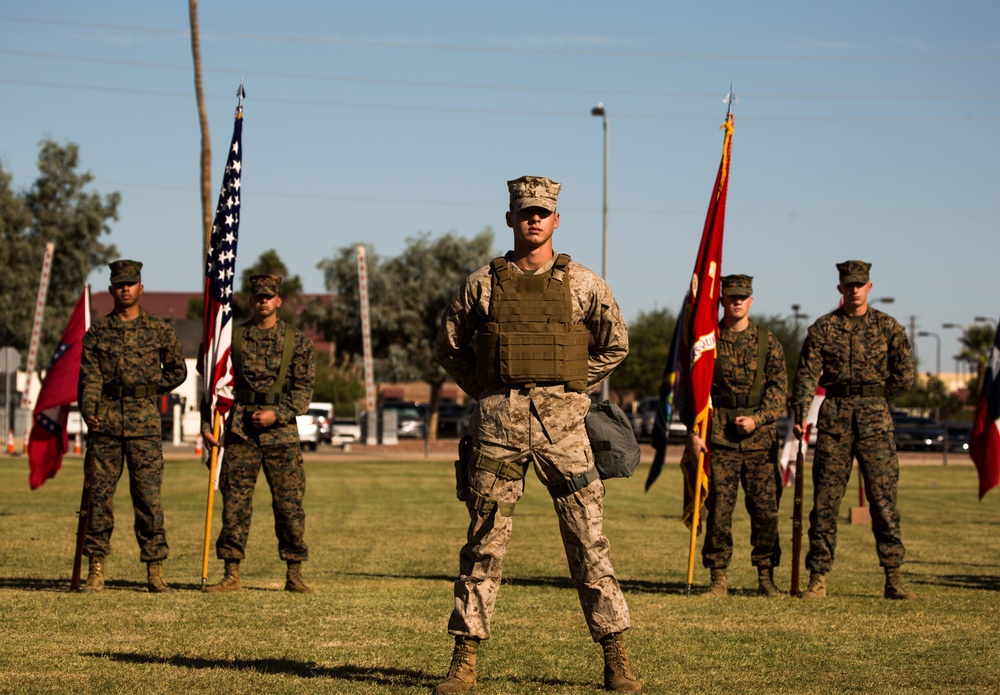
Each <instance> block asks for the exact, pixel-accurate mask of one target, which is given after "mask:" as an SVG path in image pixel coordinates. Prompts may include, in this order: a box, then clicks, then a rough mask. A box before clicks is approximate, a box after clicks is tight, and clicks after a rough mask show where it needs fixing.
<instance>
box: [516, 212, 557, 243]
mask: <svg viewBox="0 0 1000 695" xmlns="http://www.w3.org/2000/svg"><path fill="white" fill-rule="evenodd" d="M507 226H508V227H510V228H511V229H513V230H514V248H515V249H537V248H540V247H542V246H545V244H547V243H549V242H550V241H551V239H552V232H554V231H555V230H556V228H557V227H559V213H558V212H552V211H550V210H546V209H545V208H540V207H532V208H523V209H521V210H518V211H516V212H508V213H507Z"/></svg>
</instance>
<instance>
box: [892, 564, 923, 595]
mask: <svg viewBox="0 0 1000 695" xmlns="http://www.w3.org/2000/svg"><path fill="white" fill-rule="evenodd" d="M885 597H886V598H890V599H895V600H897V601H912V600H913V599H915V598H916V597H917V595H916V594H915V593H913V592H912V591H908V590H907V589H906V586H905V585H904V584H903V577H902V575H901V574H900V573H899V568H898V567H886V568H885Z"/></svg>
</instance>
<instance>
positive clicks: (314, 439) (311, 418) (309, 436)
mask: <svg viewBox="0 0 1000 695" xmlns="http://www.w3.org/2000/svg"><path fill="white" fill-rule="evenodd" d="M295 424H296V425H298V428H299V446H301V447H302V448H303V449H308V450H309V451H316V447H318V446H319V443H320V442H321V441H323V440H322V435H321V434H320V425H319V417H318V416H317V415H310V414H309V413H308V412H307V413H306V414H305V415H298V416H296V418H295Z"/></svg>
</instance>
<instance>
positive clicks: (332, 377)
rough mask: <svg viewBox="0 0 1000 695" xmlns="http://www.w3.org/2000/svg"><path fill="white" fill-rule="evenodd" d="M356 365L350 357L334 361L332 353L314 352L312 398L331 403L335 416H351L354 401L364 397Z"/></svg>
mask: <svg viewBox="0 0 1000 695" xmlns="http://www.w3.org/2000/svg"><path fill="white" fill-rule="evenodd" d="M358 372H359V369H358V365H357V364H356V363H355V362H353V361H352V360H351V359H350V358H342V359H341V360H340V361H339V362H337V361H335V358H334V356H333V355H330V354H327V353H320V352H318V351H317V353H316V386H315V388H314V389H313V400H314V401H320V402H324V403H333V412H334V414H335V415H337V416H344V417H353V416H354V414H355V412H354V404H355V402H357V401H359V400H361V399H363V398H364V397H365V387H364V384H363V383H362V379H361V377H360V376H359V373H358Z"/></svg>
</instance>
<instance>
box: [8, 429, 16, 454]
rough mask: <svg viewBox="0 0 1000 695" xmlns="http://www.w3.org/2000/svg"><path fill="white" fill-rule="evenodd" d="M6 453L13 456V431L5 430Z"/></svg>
mask: <svg viewBox="0 0 1000 695" xmlns="http://www.w3.org/2000/svg"><path fill="white" fill-rule="evenodd" d="M7 453H8V454H10V455H11V456H13V455H14V453H15V450H14V430H7Z"/></svg>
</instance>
